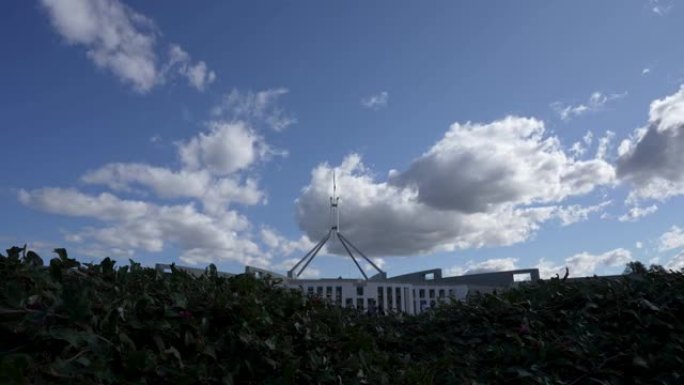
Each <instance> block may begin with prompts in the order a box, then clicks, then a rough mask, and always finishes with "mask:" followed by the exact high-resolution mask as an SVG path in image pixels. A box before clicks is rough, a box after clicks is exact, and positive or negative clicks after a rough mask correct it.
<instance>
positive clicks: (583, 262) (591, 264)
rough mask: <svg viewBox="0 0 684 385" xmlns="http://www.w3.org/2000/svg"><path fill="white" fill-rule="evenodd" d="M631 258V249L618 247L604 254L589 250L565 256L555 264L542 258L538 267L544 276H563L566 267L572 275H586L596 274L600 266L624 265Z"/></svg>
mask: <svg viewBox="0 0 684 385" xmlns="http://www.w3.org/2000/svg"><path fill="white" fill-rule="evenodd" d="M631 260H632V253H631V252H630V251H629V250H626V249H623V248H618V249H613V250H610V251H607V252H605V253H603V254H590V253H588V252H583V253H579V254H575V255H572V256H570V257H567V258H565V260H564V261H563V263H561V264H554V263H551V262H549V261H546V260H545V259H541V260H540V261H539V263H538V264H537V268H538V269H539V274H540V276H541V277H542V278H551V277H554V276H555V275H556V274H558V275H559V276H561V277H562V276H563V275H564V273H565V268H566V267H567V268H568V269H569V270H570V276H571V277H586V276H591V275H594V274H595V273H596V270H597V269H598V268H602V267H603V268H605V267H619V266H624V265H625V264H627V263H628V262H630V261H631Z"/></svg>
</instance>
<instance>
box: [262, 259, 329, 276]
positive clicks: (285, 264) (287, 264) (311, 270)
mask: <svg viewBox="0 0 684 385" xmlns="http://www.w3.org/2000/svg"><path fill="white" fill-rule="evenodd" d="M297 262H299V258H289V259H286V260H284V261H282V262H280V263H279V264H277V265H274V266H273V269H274V270H275V271H280V272H288V271H289V270H290V269H292V267H293V266H294V265H296V264H297ZM320 276H321V271H320V270H319V269H316V268H315V267H312V266H307V268H306V270H304V271H303V272H302V275H301V276H300V277H299V278H304V279H306V278H319V277H320Z"/></svg>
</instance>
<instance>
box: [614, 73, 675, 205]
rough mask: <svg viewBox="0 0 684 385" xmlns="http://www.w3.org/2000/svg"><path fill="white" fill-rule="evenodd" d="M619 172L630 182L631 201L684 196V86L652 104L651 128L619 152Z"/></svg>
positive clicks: (637, 133)
mask: <svg viewBox="0 0 684 385" xmlns="http://www.w3.org/2000/svg"><path fill="white" fill-rule="evenodd" d="M618 154H619V157H618V161H617V173H618V176H619V177H620V179H621V180H623V181H625V182H627V183H629V184H630V185H631V187H632V191H631V192H630V194H629V197H628V202H637V201H638V200H640V199H658V200H665V199H667V198H669V197H672V196H675V195H681V194H684V87H682V88H680V89H679V91H677V92H676V93H674V94H672V95H670V96H667V97H665V98H663V99H657V100H654V101H653V102H652V103H651V107H650V112H649V120H648V126H647V127H644V128H639V129H637V130H635V131H634V132H633V133H632V135H631V136H630V138H628V139H625V140H623V141H622V143H621V144H620V147H619V149H618Z"/></svg>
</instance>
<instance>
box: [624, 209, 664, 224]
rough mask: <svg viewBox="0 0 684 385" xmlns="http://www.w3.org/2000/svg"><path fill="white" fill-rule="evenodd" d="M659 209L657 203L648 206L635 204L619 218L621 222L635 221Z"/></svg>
mask: <svg viewBox="0 0 684 385" xmlns="http://www.w3.org/2000/svg"><path fill="white" fill-rule="evenodd" d="M656 211H658V206H656V205H651V206H648V207H639V206H634V207H632V208H630V209H629V211H627V212H626V213H624V214H623V215H621V216H620V217H619V218H618V221H620V222H635V221H637V220H638V219H639V218H643V217H645V216H647V215H651V214H653V213H655V212H656Z"/></svg>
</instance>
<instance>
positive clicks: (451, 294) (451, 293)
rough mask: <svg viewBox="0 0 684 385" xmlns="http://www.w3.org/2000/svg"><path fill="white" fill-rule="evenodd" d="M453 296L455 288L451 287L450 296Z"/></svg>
mask: <svg viewBox="0 0 684 385" xmlns="http://www.w3.org/2000/svg"><path fill="white" fill-rule="evenodd" d="M453 296H454V289H449V297H453Z"/></svg>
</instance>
